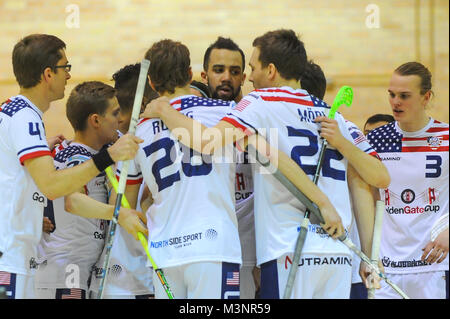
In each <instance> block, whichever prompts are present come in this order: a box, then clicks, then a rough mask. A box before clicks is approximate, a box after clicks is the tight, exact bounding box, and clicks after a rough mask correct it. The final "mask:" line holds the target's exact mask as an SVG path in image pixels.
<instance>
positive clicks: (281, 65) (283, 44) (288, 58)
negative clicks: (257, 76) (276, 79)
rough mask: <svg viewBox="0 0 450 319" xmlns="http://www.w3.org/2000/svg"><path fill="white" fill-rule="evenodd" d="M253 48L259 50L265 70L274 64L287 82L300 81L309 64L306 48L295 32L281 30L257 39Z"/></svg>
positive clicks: (260, 59)
mask: <svg viewBox="0 0 450 319" xmlns="http://www.w3.org/2000/svg"><path fill="white" fill-rule="evenodd" d="M253 46H254V47H257V48H258V49H259V51H260V52H259V61H260V62H261V65H262V67H263V68H265V67H267V66H268V65H269V64H270V63H273V64H274V65H275V67H276V68H277V70H278V72H279V73H280V75H281V76H282V77H283V78H285V79H286V80H290V79H295V80H297V81H298V80H300V78H301V76H302V75H303V73H304V71H305V67H306V63H307V56H306V50H305V46H304V44H303V42H302V41H300V39H299V38H298V37H297V35H296V34H295V32H294V31H293V30H286V29H280V30H276V31H270V32H267V33H265V34H264V35H262V36H260V37H257V38H256V39H255V40H254V41H253Z"/></svg>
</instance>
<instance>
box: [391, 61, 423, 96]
mask: <svg viewBox="0 0 450 319" xmlns="http://www.w3.org/2000/svg"><path fill="white" fill-rule="evenodd" d="M394 72H395V73H397V74H399V75H404V76H405V75H417V76H418V77H419V78H420V94H421V95H424V94H425V93H427V92H428V91H431V86H432V85H431V72H430V70H428V69H427V67H426V66H424V65H423V64H421V63H419V62H407V63H404V64H402V65H400V66H399V67H398V68H396V69H395V71H394Z"/></svg>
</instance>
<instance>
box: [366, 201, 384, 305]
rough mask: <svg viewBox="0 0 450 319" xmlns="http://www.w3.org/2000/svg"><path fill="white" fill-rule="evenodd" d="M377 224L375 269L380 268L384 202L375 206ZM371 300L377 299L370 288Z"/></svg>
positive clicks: (373, 257)
mask: <svg viewBox="0 0 450 319" xmlns="http://www.w3.org/2000/svg"><path fill="white" fill-rule="evenodd" d="M375 207H376V208H375V223H374V225H373V238H372V254H371V256H370V257H371V260H372V264H373V265H374V266H375V267H378V256H379V254H380V242H381V225H382V223H383V214H384V202H383V201H381V200H377V202H376V206H375ZM367 294H368V298H369V299H375V288H370V289H369V290H368V291H367Z"/></svg>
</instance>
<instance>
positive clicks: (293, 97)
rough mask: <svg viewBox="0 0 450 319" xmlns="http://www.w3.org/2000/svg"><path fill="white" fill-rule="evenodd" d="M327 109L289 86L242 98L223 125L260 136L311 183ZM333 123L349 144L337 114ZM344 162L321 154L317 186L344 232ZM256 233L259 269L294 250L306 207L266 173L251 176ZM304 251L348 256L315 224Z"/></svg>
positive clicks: (346, 212)
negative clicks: (318, 120)
mask: <svg viewBox="0 0 450 319" xmlns="http://www.w3.org/2000/svg"><path fill="white" fill-rule="evenodd" d="M328 109H329V106H327V105H326V104H325V103H324V102H322V101H321V100H319V99H317V98H315V97H313V96H310V95H309V94H308V92H306V91H305V90H301V89H297V90H294V89H292V88H290V87H281V88H267V89H261V90H255V91H253V92H251V93H250V94H248V95H247V96H245V97H244V98H243V99H242V100H241V101H240V102H239V104H237V106H236V107H234V108H233V109H232V111H231V113H230V114H228V115H227V117H225V118H224V119H223V120H225V121H227V122H229V123H231V124H232V125H234V126H235V127H238V128H241V129H242V130H244V131H247V132H248V134H250V133H256V132H258V134H260V135H262V136H264V137H265V138H266V139H267V141H268V142H269V143H270V144H271V145H272V146H273V147H276V148H278V149H280V150H281V151H283V152H285V153H286V154H288V155H290V156H291V158H292V159H293V160H294V161H296V162H297V163H298V164H299V166H300V167H301V168H302V169H303V170H304V171H305V173H306V174H307V175H309V176H310V178H311V179H312V177H313V175H314V173H315V170H316V164H317V162H318V156H319V133H318V130H319V125H318V124H317V123H315V122H314V121H313V120H314V119H315V118H316V117H317V116H326V115H327V113H328ZM336 120H337V121H338V123H339V127H340V129H341V132H342V134H343V136H345V137H346V138H347V139H349V140H352V138H351V136H350V134H349V132H348V129H347V128H346V126H345V122H344V119H343V117H342V116H341V115H339V114H336ZM346 170H347V160H346V159H344V157H343V156H342V155H341V154H340V153H339V152H338V151H337V150H336V149H334V148H331V147H330V148H328V149H327V151H326V155H325V159H324V164H323V168H322V170H321V177H320V179H319V183H318V186H319V188H320V189H322V190H323V191H324V192H325V193H326V194H327V195H328V197H329V199H330V201H331V203H333V205H334V206H335V207H336V210H337V211H338V213H339V215H340V216H341V219H342V223H343V225H344V227H345V228H346V229H348V227H349V226H350V223H351V211H350V200H349V194H348V186H347V174H346ZM253 181H254V188H255V228H256V255H257V260H258V264H262V263H265V262H267V261H270V260H274V259H277V258H278V257H280V256H282V255H283V254H286V253H292V252H293V251H294V247H295V242H296V239H297V237H298V231H299V226H300V223H301V221H302V219H303V215H304V212H305V206H304V205H303V204H302V203H300V201H298V200H297V199H296V198H295V197H294V196H293V195H292V194H291V193H290V192H288V191H287V190H286V188H285V187H284V186H283V185H282V184H281V183H280V182H278V180H276V179H275V177H274V176H273V175H271V174H255V175H254V179H253ZM308 231H309V234H308V236H307V239H306V242H305V246H304V248H303V249H304V252H305V253H312V254H314V253H322V254H348V255H350V251H349V250H348V248H347V247H346V246H345V245H343V244H342V243H340V242H339V241H337V240H333V239H332V238H331V237H329V236H328V234H326V232H325V231H324V230H323V229H322V228H321V227H320V226H319V225H317V224H310V225H309V227H308Z"/></svg>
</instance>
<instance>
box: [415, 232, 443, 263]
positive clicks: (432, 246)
mask: <svg viewBox="0 0 450 319" xmlns="http://www.w3.org/2000/svg"><path fill="white" fill-rule="evenodd" d="M448 233H449V232H448V228H447V229H446V230H444V231H443V232H441V233H440V234H439V235H438V236H437V237H436V239H435V240H434V241H430V242H429V243H428V244H427V245H426V246H425V247H424V248H422V250H423V254H422V257H421V260H422V261H425V262H427V263H430V264H432V263H435V262H436V263H438V264H439V263H441V262H443V261H444V259H445V258H446V257H447V255H448V246H449V243H448V240H449V236H448Z"/></svg>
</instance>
